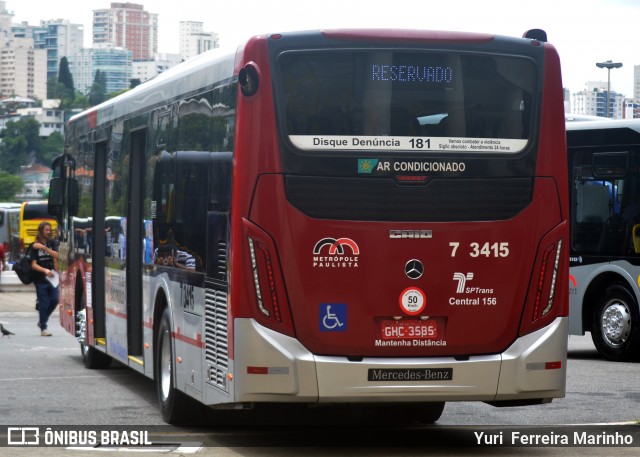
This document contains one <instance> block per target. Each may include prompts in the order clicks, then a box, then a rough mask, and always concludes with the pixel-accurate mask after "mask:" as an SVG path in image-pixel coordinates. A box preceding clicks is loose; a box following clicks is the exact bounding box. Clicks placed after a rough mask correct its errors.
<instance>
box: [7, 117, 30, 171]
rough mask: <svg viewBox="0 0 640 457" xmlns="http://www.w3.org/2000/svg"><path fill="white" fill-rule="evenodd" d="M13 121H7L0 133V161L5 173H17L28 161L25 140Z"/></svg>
mask: <svg viewBox="0 0 640 457" xmlns="http://www.w3.org/2000/svg"><path fill="white" fill-rule="evenodd" d="M15 124H16V123H15V122H13V121H9V122H7V126H6V128H5V129H4V130H3V131H2V133H0V139H1V140H2V143H0V163H1V164H2V169H3V170H4V171H6V172H7V173H11V174H17V173H18V172H19V171H20V167H21V166H23V165H27V164H28V163H29V153H28V152H27V140H26V139H25V138H24V136H22V134H21V133H20V132H19V130H18V128H17V127H16V126H15Z"/></svg>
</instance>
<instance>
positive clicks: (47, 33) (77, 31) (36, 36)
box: [12, 19, 84, 81]
mask: <svg viewBox="0 0 640 457" xmlns="http://www.w3.org/2000/svg"><path fill="white" fill-rule="evenodd" d="M12 31H13V35H14V36H15V37H16V38H32V39H33V42H34V48H36V49H46V50H47V80H48V81H50V80H53V81H57V80H58V70H59V69H60V60H61V59H62V58H63V57H69V56H72V55H74V54H75V53H76V52H78V51H79V50H80V49H82V47H83V45H84V27H83V26H82V25H80V24H72V23H71V22H69V21H67V20H62V19H57V20H49V21H40V25H29V24H27V23H26V22H22V23H20V24H13V26H12Z"/></svg>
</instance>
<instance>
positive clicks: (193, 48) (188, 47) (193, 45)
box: [180, 21, 220, 60]
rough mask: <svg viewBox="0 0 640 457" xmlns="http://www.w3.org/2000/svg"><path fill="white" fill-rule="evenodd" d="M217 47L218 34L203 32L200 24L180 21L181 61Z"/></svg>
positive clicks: (218, 42)
mask: <svg viewBox="0 0 640 457" xmlns="http://www.w3.org/2000/svg"><path fill="white" fill-rule="evenodd" d="M218 47H220V40H219V39H218V34H217V33H214V32H205V31H203V23H202V22H196V21H180V55H181V56H182V59H183V60H189V59H191V58H192V57H195V56H197V55H198V54H202V53H203V52H206V51H208V50H210V49H214V48H218Z"/></svg>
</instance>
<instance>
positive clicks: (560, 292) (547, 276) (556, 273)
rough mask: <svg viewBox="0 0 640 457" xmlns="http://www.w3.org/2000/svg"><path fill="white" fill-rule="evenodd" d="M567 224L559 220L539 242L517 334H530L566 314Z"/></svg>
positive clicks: (567, 292) (567, 283)
mask: <svg viewBox="0 0 640 457" xmlns="http://www.w3.org/2000/svg"><path fill="white" fill-rule="evenodd" d="M567 236H568V226H567V224H566V223H562V224H560V225H559V226H557V227H556V228H555V229H554V230H552V231H551V232H549V233H548V234H547V235H546V236H545V237H544V238H543V239H542V241H541V242H540V245H539V248H538V256H537V259H536V263H535V266H534V269H533V271H532V273H533V274H532V276H531V282H530V283H529V291H528V293H527V299H526V305H525V310H524V314H523V315H522V321H521V323H520V335H525V334H527V333H531V332H533V331H535V330H538V329H541V328H543V327H545V326H547V325H549V324H551V322H553V320H554V319H556V318H557V317H561V316H563V317H564V316H567V315H568V314H569V256H568V253H567V252H566V249H563V247H565V244H566V243H565V242H564V240H566V238H567Z"/></svg>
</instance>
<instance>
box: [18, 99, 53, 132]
mask: <svg viewBox="0 0 640 457" xmlns="http://www.w3.org/2000/svg"><path fill="white" fill-rule="evenodd" d="M59 106H60V100H43V101H42V107H37V106H36V107H29V108H19V109H17V110H16V113H17V114H19V115H20V117H21V118H24V117H33V118H34V119H35V120H36V121H38V122H39V123H40V136H41V137H43V138H44V137H48V136H49V135H51V134H52V133H53V132H58V133H60V134H61V135H64V111H62V110H61V109H59Z"/></svg>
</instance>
